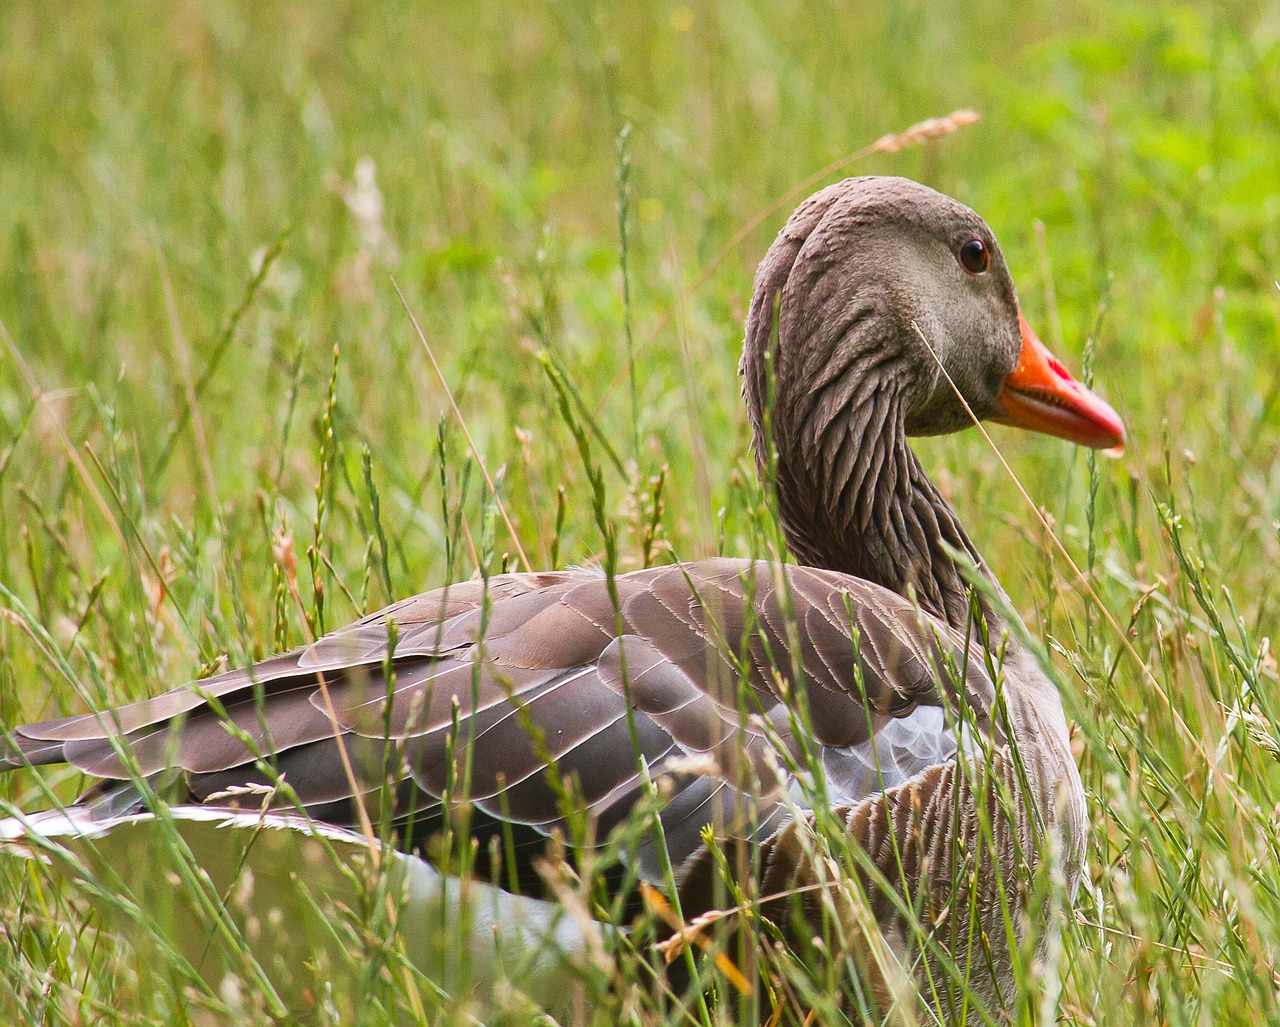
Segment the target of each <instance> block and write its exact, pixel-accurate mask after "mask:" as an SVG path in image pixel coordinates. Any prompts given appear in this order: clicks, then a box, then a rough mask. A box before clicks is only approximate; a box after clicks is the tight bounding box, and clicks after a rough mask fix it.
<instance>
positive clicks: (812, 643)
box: [0, 559, 994, 875]
mask: <svg viewBox="0 0 1280 1027" xmlns="http://www.w3.org/2000/svg"><path fill="white" fill-rule="evenodd" d="M393 625H394V626H393ZM993 699H994V689H993V686H992V683H991V680H990V678H989V676H988V674H987V673H986V670H985V668H984V667H983V666H982V665H981V662H980V661H979V660H977V659H974V658H970V656H969V654H968V650H967V646H966V641H965V639H964V638H963V637H962V636H961V635H959V634H958V633H957V632H955V631H953V630H952V629H950V628H949V627H947V626H946V625H944V624H942V623H941V622H939V621H936V620H934V619H932V618H929V617H927V616H924V615H922V614H921V613H920V612H919V611H918V610H917V609H916V608H914V607H913V606H912V605H911V604H910V603H908V602H907V601H906V600H904V599H902V598H901V597H899V596H897V595H895V594H894V593H891V592H889V591H887V590H886V589H883V588H881V587H879V586H876V585H872V584H870V583H868V582H865V581H861V580H859V579H855V578H851V577H849V576H847V575H842V574H836V573H832V572H828V571H822V570H816V569H812V568H805V567H795V566H780V565H768V564H764V563H750V562H747V561H742V560H728V559H721V560H710V561H703V562H698V563H693V564H685V565H671V566H665V567H661V568H653V569H649V570H643V571H637V572H633V573H630V574H625V575H619V576H617V577H615V578H614V579H613V580H612V581H609V580H607V579H606V578H605V577H604V576H602V575H599V574H596V573H592V572H588V571H566V572H557V573H543V574H511V575H503V576H500V577H494V578H491V579H489V580H488V581H487V582H484V581H469V582H465V583H461V584H457V585H453V586H451V587H449V588H446V589H439V590H436V591H433V592H427V593H423V594H421V595H418V596H414V597H412V598H410V599H406V600H403V601H401V602H399V603H396V604H393V605H392V606H389V607H387V608H386V609H384V610H381V611H379V612H378V613H375V614H372V615H370V616H368V617H366V618H364V619H363V620H361V621H359V622H357V623H356V624H353V625H351V626H350V627H347V628H345V629H342V630H339V631H336V632H334V633H333V634H330V635H327V636H325V637H324V638H321V639H320V640H318V641H317V642H315V643H314V644H312V645H310V646H307V647H304V648H301V649H298V650H295V651H293V652H290V653H287V654H283V655H280V656H276V657H273V658H271V659H268V660H266V661H264V662H262V663H259V664H256V665H254V666H251V667H248V668H246V669H243V670H235V671H230V672H228V673H224V674H220V675H218V676H216V677H211V678H207V679H205V680H203V681H200V682H197V683H195V684H193V685H189V686H184V687H181V688H177V689H174V690H172V691H170V692H167V693H164V694H162V695H160V696H157V697H155V698H153V699H148V700H145V701H142V702H138V703H134V704H132V705H128V706H123V707H120V708H117V709H114V710H110V711H106V712H102V713H91V714H84V715H80V716H75V717H70V718H64V719H60V720H55V721H47V722H44V723H40V724H31V725H26V726H23V727H19V728H17V729H15V730H14V731H13V734H12V739H11V746H12V747H13V750H14V751H11V752H10V753H9V754H8V755H7V756H3V757H0V758H2V759H3V760H4V761H5V762H6V763H7V764H8V765H9V766H21V765H25V764H26V763H37V764H42V763H55V762H66V763H70V764H72V765H74V766H76V767H78V768H79V769H81V770H83V771H84V772H86V773H88V774H91V775H95V776H97V777H100V778H104V779H106V785H105V786H99V790H98V794H99V795H100V796H102V797H103V798H102V799H100V800H99V801H103V802H104V808H106V809H108V810H109V812H110V813H112V814H118V813H119V812H120V811H121V804H120V803H119V802H118V801H112V796H113V795H117V794H118V793H119V792H120V791H123V792H125V793H127V792H128V786H127V782H128V781H129V780H131V779H132V777H133V775H134V774H140V775H142V776H144V777H145V776H150V775H154V774H158V773H160V772H162V771H165V770H174V771H177V772H178V773H180V774H181V775H182V777H183V778H184V779H185V782H186V787H187V789H188V790H189V794H190V798H191V799H192V800H194V801H196V802H200V803H206V804H210V805H220V804H221V805H226V804H227V803H228V802H231V801H233V800H234V796H235V795H236V793H237V790H238V789H243V788H245V787H246V786H259V787H260V788H261V787H266V788H270V787H273V786H274V787H276V788H277V794H276V795H275V797H274V798H273V799H272V800H271V802H272V804H273V805H275V806H277V807H281V808H288V807H290V806H299V805H300V806H301V807H302V808H304V809H306V810H307V811H308V812H310V813H311V814H312V815H314V816H316V817H318V818H320V819H327V820H331V821H335V822H339V823H341V822H344V821H345V822H349V821H350V818H351V816H352V814H353V803H352V800H353V799H354V798H356V797H357V796H359V795H360V794H361V793H363V792H372V791H374V790H375V789H378V788H380V787H381V786H382V785H383V783H384V782H385V780H386V771H387V768H388V767H389V766H390V767H391V769H392V770H393V771H394V772H395V773H396V774H397V775H398V776H403V783H402V784H401V785H400V787H399V789H398V792H397V795H398V803H399V805H398V808H397V816H399V817H401V818H405V817H410V816H412V817H413V818H414V819H415V821H416V822H417V823H419V824H430V823H432V822H433V818H439V817H441V816H443V814H444V813H445V811H446V810H447V809H448V808H449V807H450V805H451V804H452V803H455V802H457V801H458V800H461V799H464V798H469V799H470V802H471V808H472V809H474V810H475V811H476V817H475V821H474V823H475V824H476V825H478V826H477V828H476V829H477V830H480V829H482V828H483V826H484V825H486V824H488V825H491V826H492V825H499V824H502V823H505V824H509V825H517V826H521V827H523V828H528V829H531V830H532V832H533V833H534V834H535V835H545V834H549V833H550V832H551V831H552V830H554V829H555V828H556V827H557V826H561V825H563V824H564V822H565V818H566V809H567V808H569V807H575V808H581V807H585V808H587V809H589V810H590V811H591V812H592V813H593V814H594V816H595V817H597V818H598V824H599V827H600V828H601V829H608V828H609V827H611V826H612V825H615V824H617V823H619V822H621V821H622V820H624V819H625V817H626V815H627V814H628V813H629V812H630V810H631V809H632V807H633V806H634V805H635V803H636V802H637V801H639V800H640V799H641V797H642V796H643V795H644V794H645V789H646V787H647V785H646V782H645V779H646V777H651V778H657V777H659V776H661V775H664V774H665V775H667V776H668V777H669V785H670V787H669V789H668V790H667V793H668V796H669V798H668V801H667V803H666V805H665V807H664V808H663V811H662V814H661V816H662V820H663V822H664V831H665V837H666V841H667V847H668V849H669V850H670V857H671V859H672V861H673V863H674V864H675V865H677V866H679V865H680V864H681V862H683V861H684V860H686V859H688V858H689V857H690V856H692V855H693V854H694V853H695V852H696V851H697V850H698V849H699V847H700V845H701V841H700V835H701V831H702V829H703V827H704V826H705V825H707V824H713V825H716V826H717V827H718V828H721V829H730V830H731V829H733V825H734V824H735V823H737V824H739V825H741V824H742V823H744V822H745V821H746V820H750V823H751V825H752V826H751V831H752V832H753V833H755V834H757V835H759V836H764V835H767V834H769V833H771V832H772V830H773V829H774V828H776V826H777V825H778V824H779V823H781V822H782V820H783V819H784V816H785V810H786V809H787V808H788V805H787V803H788V799H790V800H791V801H792V802H793V803H794V800H795V799H796V797H797V796H798V795H800V794H801V793H806V794H813V792H812V786H814V785H815V784H820V786H821V788H822V789H823V791H824V794H825V796H826V798H827V799H828V800H829V801H830V802H832V803H835V804H848V803H856V802H859V801H861V800H863V799H865V798H867V797H869V796H872V795H875V794H878V793H880V792H882V791H884V790H885V789H889V788H893V787H895V786H898V785H901V784H902V783H904V782H906V781H909V780H910V779H912V778H913V777H915V776H916V775H918V774H919V773H920V772H921V771H923V770H924V769H925V768H927V767H930V766H934V765H937V764H941V763H945V762H947V761H949V760H950V759H951V758H952V757H953V756H954V755H955V752H956V748H957V741H956V732H955V730H954V729H953V725H954V724H955V723H956V719H955V718H956V712H955V711H956V709H957V708H958V705H959V704H964V705H966V706H967V707H968V709H969V710H970V711H971V716H970V717H969V718H968V719H969V722H971V723H973V724H976V725H977V726H978V727H979V728H980V729H981V728H983V727H984V725H985V724H986V723H987V719H988V717H989V712H990V710H991V708H992V703H993ZM815 761H816V762H815ZM130 764H132V769H131V767H130ZM815 765H816V766H820V767H821V768H822V777H823V780H822V781H821V782H820V783H818V782H813V781H812V780H809V781H808V785H807V786H806V785H804V781H805V779H806V777H807V776H808V775H807V771H806V768H812V767H814V766H815ZM281 780H283V781H284V782H285V783H286V784H287V788H285V787H279V782H280V781H281ZM121 782H124V783H125V784H124V785H123V786H122V785H121V784H120V783H121ZM113 783H115V784H113ZM806 787H808V789H809V790H808V791H807V792H806ZM788 792H790V793H791V794H790V796H789V795H788ZM247 801H248V802H249V803H251V804H253V805H255V806H256V805H257V804H258V803H259V802H260V801H261V799H260V797H252V798H250V799H248V800H247ZM640 864H641V872H642V873H645V874H646V875H649V874H654V875H656V874H657V873H658V867H659V865H660V864H659V862H658V860H657V854H655V853H653V852H647V853H646V852H642V853H641V854H640Z"/></svg>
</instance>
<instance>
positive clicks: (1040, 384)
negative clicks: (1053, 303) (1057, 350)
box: [992, 311, 1124, 449]
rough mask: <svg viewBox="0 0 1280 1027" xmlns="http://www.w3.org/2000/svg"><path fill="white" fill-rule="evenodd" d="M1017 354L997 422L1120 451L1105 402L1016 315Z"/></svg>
mask: <svg viewBox="0 0 1280 1027" xmlns="http://www.w3.org/2000/svg"><path fill="white" fill-rule="evenodd" d="M1018 324H1019V325H1021V327H1022V355H1021V356H1020V357H1019V358H1018V366H1017V367H1015V368H1014V369H1013V374H1011V375H1009V377H1008V378H1006V379H1005V382H1004V388H1003V389H1002V390H1001V392H1000V406H1001V407H1003V409H1004V413H1003V414H1002V415H1001V416H999V417H995V418H992V420H994V421H996V422H997V423H999V424H1009V425H1013V426H1014V427H1015V428H1026V429H1027V430H1028V431H1038V432H1043V433H1044V434H1046V435H1056V436H1057V437H1058V438H1060V439H1066V440H1067V441H1069V442H1074V443H1076V444H1077V445H1080V446H1088V447H1090V448H1091V449H1123V448H1124V424H1123V423H1122V422H1121V421H1120V415H1119V414H1117V413H1116V412H1115V411H1114V410H1113V409H1111V405H1110V404H1109V403H1107V402H1105V401H1104V400H1103V399H1101V398H1100V397H1098V396H1096V395H1094V394H1093V393H1092V392H1090V391H1089V390H1088V389H1086V388H1085V387H1084V386H1083V385H1081V384H1080V383H1079V382H1078V381H1076V380H1075V379H1074V378H1072V377H1071V375H1070V373H1069V372H1068V371H1067V369H1066V368H1065V367H1063V366H1062V364H1061V362H1060V361H1059V360H1058V358H1057V357H1055V356H1054V355H1053V354H1052V353H1050V352H1049V350H1048V348H1047V347H1046V346H1045V344H1044V343H1043V342H1041V341H1040V340H1039V339H1038V338H1036V333H1035V332H1033V331H1032V330H1031V326H1030V325H1029V324H1027V319H1026V318H1025V317H1023V316H1022V313H1021V311H1019V313H1018Z"/></svg>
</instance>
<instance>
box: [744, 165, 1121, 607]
mask: <svg viewBox="0 0 1280 1027" xmlns="http://www.w3.org/2000/svg"><path fill="white" fill-rule="evenodd" d="M741 371H742V374H743V378H744V385H743V393H744V397H745V399H746V402H747V407H748V412H749V415H750V419H751V425H752V429H753V431H754V433H755V448H756V454H757V460H758V461H760V463H761V466H762V469H763V468H765V467H766V465H767V464H769V463H771V461H770V459H769V457H770V455H776V465H774V466H771V467H768V470H770V472H771V473H774V474H776V476H777V485H778V488H777V494H778V499H779V507H780V514H781V516H782V520H783V525H784V528H785V529H786V532H787V535H788V541H789V543H790V545H791V547H792V550H793V552H794V553H795V555H796V556H797V557H798V558H799V559H801V560H802V561H804V562H807V563H815V564H821V565H823V566H828V567H831V568H832V569H835V570H843V571H847V572H850V573H856V574H859V575H860V576H864V577H869V578H871V579H873V580H878V581H880V582H881V583H882V584H885V585H887V586H888V587H893V588H895V589H898V590H901V589H903V588H904V587H905V586H906V585H908V584H914V585H915V586H916V587H917V588H920V589H922V590H923V591H925V592H934V593H938V592H939V591H941V592H945V591H946V588H947V587H948V586H947V585H946V583H942V585H941V586H940V589H935V588H932V587H931V586H929V587H925V586H927V585H928V584H929V583H928V582H927V581H926V580H925V579H926V578H927V577H928V576H929V575H930V574H932V573H933V572H934V568H932V567H931V564H933V563H937V562H939V560H938V559H935V557H937V554H938V553H939V552H941V548H940V547H938V546H936V544H935V543H936V542H937V541H938V540H939V539H941V540H942V541H944V542H946V543H947V544H948V545H951V546H954V547H957V548H960V549H962V550H963V549H969V550H972V547H971V546H970V545H969V544H968V539H967V537H966V536H965V535H964V532H963V530H962V529H961V528H960V526H959V524H958V522H956V520H955V516H954V514H953V513H952V512H951V511H950V509H949V508H948V507H947V506H946V504H945V503H944V502H943V501H942V499H941V497H940V496H938V495H937V493H936V491H935V490H934V489H933V488H932V486H930V485H929V484H928V479H927V478H926V477H925V476H924V474H923V472H922V471H921V470H920V469H919V466H918V464H916V462H915V460H914V458H913V457H912V456H911V454H910V450H909V449H908V447H907V446H906V443H905V439H906V438H907V437H908V436H912V435H940V434H946V433H950V432H956V431H960V430H962V429H964V428H967V427H970V426H972V424H973V423H974V419H975V418H976V419H979V420H991V421H996V422H999V423H1003V424H1009V425H1014V426H1017V427H1021V428H1025V429H1029V430H1031V431H1037V432H1043V433H1047V434H1050V435H1055V436H1058V437H1060V438H1064V439H1068V440H1070V441H1072V442H1075V443H1078V444H1080V445H1085V446H1091V447H1096V448H1107V449H1109V448H1115V447H1119V446H1121V445H1123V443H1124V427H1123V424H1122V422H1121V421H1120V418H1119V416H1118V415H1117V414H1116V412H1115V411H1114V410H1113V409H1112V408H1111V407H1110V406H1109V405H1108V404H1107V403H1106V402H1105V401H1103V400H1102V399H1101V398H1099V397H1098V396H1097V395H1095V394H1094V393H1093V392H1091V391H1090V390H1088V389H1086V388H1085V387H1084V386H1083V385H1081V384H1080V383H1079V382H1077V381H1076V380H1075V379H1073V378H1072V377H1071V375H1070V373H1069V372H1068V371H1067V370H1066V368H1065V367H1064V366H1063V365H1062V363H1061V362H1060V361H1058V360H1057V359H1056V358H1055V357H1054V356H1053V355H1052V354H1051V353H1050V352H1049V350H1048V349H1047V348H1046V347H1045V346H1044V345H1043V344H1042V343H1041V342H1040V340H1039V339H1038V338H1037V337H1036V335H1035V333H1034V332H1033V331H1032V330H1031V328H1030V326H1029V325H1028V324H1027V321H1026V319H1025V318H1024V317H1023V316H1022V312H1021V310H1020V308H1019V305H1018V294H1017V290H1016V288H1015V287H1014V284H1013V278H1012V276H1011V275H1010V272H1009V268H1008V265H1007V264H1006V263H1005V259H1004V254H1003V253H1002V251H1001V249H1000V244H999V243H998V242H997V241H996V238H995V235H994V233H993V232H992V231H991V229H990V227H989V226H988V225H987V224H986V222H985V221H983V220H982V218H980V217H979V216H978V215H977V214H976V213H975V212H974V211H972V210H970V209H969V208H968V207H966V206H965V205H964V204H962V203H960V202H958V201H956V200H954V199H952V198H951V197H949V196H945V195H943V194H942V193H939V192H936V191H934V190H933V189H929V188H927V187H925V186H923V185H920V184H919V183H917V182H913V181H910V180H908V179H904V178H883V177H865V178H851V179H846V180H845V181H843V182H839V183H836V184H835V185H832V186H830V187H828V188H826V189H824V190H822V191H821V192H818V193H816V194H815V195H813V196H812V197H810V198H809V199H808V200H807V201H806V202H805V203H803V204H802V205H801V206H800V207H799V209H798V210H797V211H796V212H795V214H793V215H792V217H791V219H790V220H789V221H788V222H787V224H786V225H785V226H784V227H783V229H782V231H781V232H780V233H779V235H778V237H777V239H776V240H775V241H774V243H773V245H772V246H771V247H770V249H769V251H768V253H767V254H766V256H765V258H764V260H763V261H762V263H761V265H760V269H759V271H758V272H757V275H756V281H755V292H754V296H753V299H752V304H751V310H750V314H749V316H748V320H747V332H746V342H745V346H744V350H743V357H742V365H741ZM913 517H914V518H915V520H916V521H917V522H919V521H921V520H923V522H924V523H913V522H912V519H913ZM974 555H975V556H976V554H974ZM941 562H942V563H946V564H948V565H949V563H950V561H946V560H942V561H941ZM938 570H939V573H943V574H944V575H945V569H943V568H939V569H938ZM935 599H937V600H938V602H934V603H927V604H926V605H933V606H938V605H942V606H946V605H947V603H946V602H945V601H944V600H945V597H944V596H941V595H935ZM935 612H941V611H937V610H935Z"/></svg>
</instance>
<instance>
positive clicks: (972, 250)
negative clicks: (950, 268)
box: [956, 239, 991, 275]
mask: <svg viewBox="0 0 1280 1027" xmlns="http://www.w3.org/2000/svg"><path fill="white" fill-rule="evenodd" d="M956 258H957V259H958V260H959V261H960V266H961V267H962V268H964V269H965V270H966V271H968V272H969V274H971V275H985V274H986V273H987V269H988V268H990V267H991V251H990V250H988V249H987V244H986V243H984V242H983V241H982V240H981V239H970V240H969V241H968V242H967V243H965V244H964V245H963V246H961V247H960V249H959V250H958V251H957V252H956Z"/></svg>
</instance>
